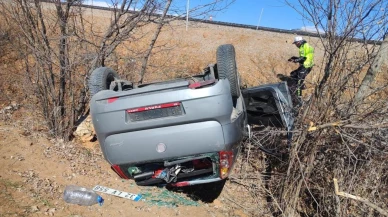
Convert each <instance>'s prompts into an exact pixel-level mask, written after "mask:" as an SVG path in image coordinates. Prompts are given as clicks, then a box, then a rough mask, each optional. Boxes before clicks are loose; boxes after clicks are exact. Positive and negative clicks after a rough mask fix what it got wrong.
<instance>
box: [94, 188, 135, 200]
mask: <svg viewBox="0 0 388 217" xmlns="http://www.w3.org/2000/svg"><path fill="white" fill-rule="evenodd" d="M93 191H97V192H101V193H105V194H110V195H114V196H117V197H122V198H126V199H130V200H133V201H139V200H140V199H141V195H140V194H132V193H128V192H124V191H119V190H115V189H112V188H107V187H104V186H100V185H96V186H95V187H94V188H93Z"/></svg>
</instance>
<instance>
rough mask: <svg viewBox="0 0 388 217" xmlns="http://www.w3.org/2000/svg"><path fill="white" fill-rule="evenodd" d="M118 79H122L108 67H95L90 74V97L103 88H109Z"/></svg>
mask: <svg viewBox="0 0 388 217" xmlns="http://www.w3.org/2000/svg"><path fill="white" fill-rule="evenodd" d="M116 79H120V78H119V76H118V75H117V73H116V72H115V71H114V70H113V69H111V68H108V67H100V68H97V69H95V70H94V71H93V72H92V74H91V75H90V79H89V92H90V97H92V96H94V95H95V94H96V93H98V92H100V91H102V90H108V89H109V86H110V83H111V82H112V81H114V80H116Z"/></svg>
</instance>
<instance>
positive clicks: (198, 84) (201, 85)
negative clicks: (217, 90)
mask: <svg viewBox="0 0 388 217" xmlns="http://www.w3.org/2000/svg"><path fill="white" fill-rule="evenodd" d="M215 82H216V79H211V80H207V81H199V82H195V83H192V84H190V85H189V88H191V89H195V88H199V87H203V86H207V85H210V84H213V83H215Z"/></svg>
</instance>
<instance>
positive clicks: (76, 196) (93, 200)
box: [63, 185, 104, 206]
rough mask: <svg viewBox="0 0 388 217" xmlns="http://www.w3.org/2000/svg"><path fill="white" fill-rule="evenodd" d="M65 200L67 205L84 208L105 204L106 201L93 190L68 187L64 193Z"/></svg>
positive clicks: (73, 186)
mask: <svg viewBox="0 0 388 217" xmlns="http://www.w3.org/2000/svg"><path fill="white" fill-rule="evenodd" d="M63 199H64V200H65V201H66V202H67V203H72V204H78V205H82V206H91V205H94V204H97V203H98V204H100V206H101V205H102V204H103V203H104V199H102V197H101V196H100V195H98V194H97V193H96V192H94V191H93V190H91V189H87V188H83V187H79V186H75V185H68V186H66V189H65V192H64V193H63Z"/></svg>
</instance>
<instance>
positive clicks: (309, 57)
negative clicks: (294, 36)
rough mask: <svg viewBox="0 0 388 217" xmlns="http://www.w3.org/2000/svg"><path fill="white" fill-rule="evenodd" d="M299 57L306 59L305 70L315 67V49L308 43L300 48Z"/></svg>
mask: <svg viewBox="0 0 388 217" xmlns="http://www.w3.org/2000/svg"><path fill="white" fill-rule="evenodd" d="M299 56H301V57H306V60H305V61H304V62H303V66H304V67H305V68H311V67H313V66H314V48H313V47H311V46H310V45H309V44H308V43H307V42H306V43H304V44H302V45H301V46H300V47H299Z"/></svg>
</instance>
